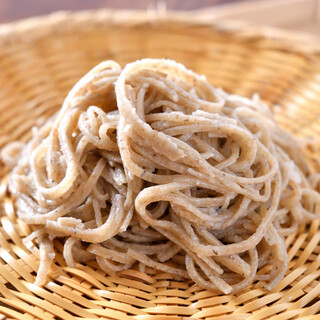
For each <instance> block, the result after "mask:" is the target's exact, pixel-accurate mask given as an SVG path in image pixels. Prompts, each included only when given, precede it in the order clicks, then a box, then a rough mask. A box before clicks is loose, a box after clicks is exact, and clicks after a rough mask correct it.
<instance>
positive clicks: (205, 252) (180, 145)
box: [2, 59, 320, 294]
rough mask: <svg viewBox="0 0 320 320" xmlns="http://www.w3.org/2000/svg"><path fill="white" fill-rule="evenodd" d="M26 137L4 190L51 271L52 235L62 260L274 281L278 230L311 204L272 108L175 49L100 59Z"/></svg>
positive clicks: (280, 246) (209, 278)
mask: <svg viewBox="0 0 320 320" xmlns="http://www.w3.org/2000/svg"><path fill="white" fill-rule="evenodd" d="M33 130H34V131H33V138H32V139H31V140H30V141H29V142H28V143H27V144H21V143H13V144H10V145H9V146H7V147H6V148H5V149H4V150H3V152H2V157H3V160H4V162H5V163H6V164H7V165H9V166H11V167H12V171H11V173H10V176H9V183H8V184H9V190H10V192H11V194H12V196H13V198H14V201H15V207H16V211H17V215H18V216H19V217H20V218H21V219H22V220H23V221H25V222H26V223H27V224H30V225H32V228H33V230H34V232H33V233H32V234H31V235H30V236H29V237H28V238H27V240H28V241H30V240H34V239H37V241H38V244H39V248H40V268H39V271H38V275H37V280H36V284H38V285H41V284H43V283H44V282H45V280H46V274H47V272H48V270H49V268H50V264H51V262H52V260H53V259H54V256H55V253H54V247H53V239H55V238H57V237H58V238H60V239H61V241H63V243H64V249H63V255H64V259H65V261H66V263H67V265H69V266H76V264H75V263H76V261H78V262H86V261H89V260H94V259H95V260H96V262H97V263H98V265H99V266H100V268H101V269H102V270H104V271H105V272H106V273H114V272H118V271H121V270H124V269H128V268H131V267H134V268H138V269H139V270H140V271H142V272H144V271H145V270H146V267H148V268H147V269H150V267H151V268H153V269H156V270H159V271H162V272H166V273H169V274H171V275H173V276H174V277H176V278H177V279H178V280H179V279H191V280H192V281H194V282H195V283H196V284H198V285H199V286H200V287H202V288H206V289H209V290H214V291H217V292H222V293H226V294H227V293H233V292H237V291H239V290H241V289H243V288H245V287H247V286H248V285H249V284H251V283H252V282H253V281H257V280H261V281H263V283H264V285H265V287H266V288H267V289H272V288H274V287H275V286H276V285H277V284H278V283H279V281H280V280H281V279H282V278H283V277H284V274H285V272H286V269H287V259H288V258H287V251H286V246H285V241H284V239H285V237H286V236H287V235H289V234H291V233H293V232H294V231H295V230H296V229H297V226H298V225H299V223H302V222H304V223H305V222H308V221H311V220H312V219H314V218H317V217H319V214H320V196H319V193H318V192H317V191H316V190H315V189H316V187H317V185H318V180H319V179H318V175H312V174H311V172H310V169H309V168H308V165H307V162H306V161H305V160H304V158H303V156H302V153H301V152H300V151H299V150H298V149H297V147H298V143H297V141H296V140H295V138H294V137H293V136H291V135H290V134H289V133H286V132H284V131H283V130H282V129H280V128H279V126H278V125H277V123H276V122H275V121H274V120H273V116H272V113H271V112H270V110H269V108H268V107H267V106H266V105H265V104H264V103H263V102H261V101H260V100H259V98H258V97H257V96H254V97H253V99H252V100H250V99H246V98H243V97H240V96H236V95H229V94H227V93H225V92H224V91H222V90H221V89H216V88H214V87H213V86H211V85H210V84H209V83H208V82H207V81H206V78H205V77H204V76H200V75H198V74H196V73H194V72H192V71H190V70H187V69H186V68H185V67H184V66H183V65H181V64H178V63H176V62H174V61H171V60H157V59H144V60H140V61H136V62H133V63H130V64H128V65H126V66H125V68H124V69H123V70H122V69H121V68H120V66H119V65H118V64H117V63H115V62H113V61H106V62H103V63H101V64H99V65H98V66H97V67H95V68H94V69H93V70H91V71H90V72H89V73H88V74H87V75H85V76H84V77H83V78H82V79H81V80H80V81H79V82H78V83H77V84H76V85H75V86H74V87H73V89H72V90H71V91H70V93H69V94H68V96H67V97H66V99H65V101H64V103H63V106H62V108H61V110H60V111H59V112H58V113H57V114H56V116H55V117H53V118H52V119H50V120H49V121H48V122H47V123H45V125H44V126H42V127H41V128H40V129H35V128H33Z"/></svg>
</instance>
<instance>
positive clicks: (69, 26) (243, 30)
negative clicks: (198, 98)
mask: <svg viewBox="0 0 320 320" xmlns="http://www.w3.org/2000/svg"><path fill="white" fill-rule="evenodd" d="M161 22H162V23H163V22H166V23H168V22H170V23H172V24H177V25H178V24H179V25H180V26H195V27H210V28H213V29H215V30H217V31H218V32H220V33H227V34H229V35H230V34H231V35H233V36H235V37H236V38H238V39H239V40H241V41H264V40H269V42H268V44H267V45H266V46H267V47H270V48H273V49H279V50H289V51H293V52H297V53H301V54H320V41H319V39H318V38H317V37H316V36H314V35H311V34H307V33H304V32H296V31H291V30H284V29H280V28H276V27H268V26H257V25H255V24H253V23H249V22H245V21H240V20H220V19H216V17H215V16H214V15H212V14H207V13H205V12H204V11H203V10H201V9H200V10H194V11H160V10H156V9H152V10H118V9H97V10H83V11H57V12H54V13H51V14H48V15H43V16H37V17H31V18H26V19H22V20H18V21H14V22H9V23H5V24H0V45H5V44H10V43H17V42H21V43H30V42H34V41H38V40H41V39H43V38H45V37H48V36H49V35H52V36H54V35H58V34H62V33H64V34H66V33H68V32H73V31H74V30H75V28H79V27H81V29H82V30H86V29H90V28H92V27H97V26H100V27H101V26H103V27H107V26H110V25H113V26H117V25H128V26H139V25H146V24H148V25H154V26H156V25H157V23H161ZM40 26H41V27H40Z"/></svg>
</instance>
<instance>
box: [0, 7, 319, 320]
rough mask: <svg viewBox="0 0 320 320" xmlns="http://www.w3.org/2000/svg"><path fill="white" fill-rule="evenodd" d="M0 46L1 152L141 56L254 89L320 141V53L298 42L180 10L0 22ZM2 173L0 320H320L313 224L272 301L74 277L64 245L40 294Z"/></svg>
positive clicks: (35, 257)
mask: <svg viewBox="0 0 320 320" xmlns="http://www.w3.org/2000/svg"><path fill="white" fill-rule="evenodd" d="M0 47H1V50H0V68H1V72H0V112H1V113H0V114H1V116H0V147H3V146H4V145H5V144H6V143H8V142H10V141H12V140H17V139H20V140H23V141H26V140H28V139H29V138H30V134H31V133H30V128H31V127H32V126H35V125H36V126H39V125H41V124H42V123H43V122H44V121H45V120H46V119H47V118H48V117H49V116H50V115H52V114H53V113H54V112H55V111H56V110H58V108H59V107H60V106H61V103H62V101H63V99H64V97H65V96H66V94H67V92H68V91H69V90H70V88H71V87H72V85H73V84H75V83H76V81H77V80H78V79H79V78H80V77H81V76H82V75H84V74H85V73H86V72H87V71H88V70H89V69H90V68H92V67H93V66H94V65H96V64H97V63H99V62H100V61H102V60H105V59H114V60H116V61H118V62H119V63H120V64H121V65H124V64H126V63H127V62H131V61H134V60H136V59H139V58H143V57H154V58H162V57H167V58H171V59H175V60H177V61H179V62H182V63H183V64H185V65H186V66H187V67H188V68H191V69H193V70H195V71H197V72H199V73H203V74H206V75H207V77H208V79H209V81H210V82H211V83H212V84H214V85H216V86H221V87H223V88H224V89H225V90H227V91H229V92H232V93H237V94H240V95H244V96H251V95H252V94H253V93H255V92H257V93H259V94H260V96H261V97H262V98H263V99H265V100H266V101H267V102H269V103H270V104H273V105H276V106H275V107H274V111H275V113H276V117H277V119H278V121H279V122H280V124H281V125H282V126H283V127H285V128H286V129H287V130H290V131H291V132H294V133H295V134H297V135H300V136H313V137H316V138H319V137H320V124H319V119H320V118H319V117H320V105H319V100H320V46H319V45H318V44H316V43H315V42H314V41H312V39H307V37H303V36H301V35H297V34H292V33H284V32H281V31H277V30H272V29H265V28H264V29H257V28H253V27H250V26H244V25H240V24H234V23H230V22H229V23H226V22H219V23H213V22H212V21H210V19H208V18H207V19H201V17H199V16H194V15H192V14H186V13H174V14H173V13H167V14H166V15H163V14H161V12H160V13H159V12H158V13H157V14H155V13H152V12H149V13H145V12H132V11H131V12H126V11H108V10H100V11H90V12H89V11H88V12H82V13H59V14H54V15H51V16H48V17H42V18H36V19H31V20H25V21H22V22H18V23H14V24H10V25H4V26H2V27H1V28H0ZM313 156H314V161H317V159H318V158H317V157H316V154H314V155H313ZM6 174H7V169H6V168H5V167H4V166H3V165H2V164H1V166H0V176H1V179H2V183H1V185H0V205H1V208H0V209H1V215H0V220H1V224H0V319H25V320H31V319H43V320H50V319H52V320H53V319H56V320H57V319H63V320H71V319H119V320H120V319H121V320H122V319H123V320H125V319H136V320H182V319H207V320H209V319H215V320H222V319H223V320H238V319H239V320H241V319H250V320H258V319H274V320H276V319H278V320H287V319H320V255H319V253H320V229H319V221H318V220H317V221H314V222H313V223H312V224H310V225H307V226H301V227H300V228H299V230H298V232H296V233H295V234H293V235H291V236H289V237H288V238H287V240H286V245H287V249H288V252H289V260H290V262H289V268H288V271H287V274H286V276H285V278H284V279H283V280H282V281H281V282H280V283H279V285H278V286H277V287H276V288H275V289H274V290H272V291H271V292H268V291H265V290H264V289H262V288H261V286H260V285H259V283H255V284H253V285H252V286H251V287H249V288H247V289H246V290H244V291H242V292H240V293H237V294H229V295H217V294H214V293H212V292H210V291H207V290H203V289H201V288H199V287H198V286H196V285H194V284H192V283H190V282H179V281H175V280H174V279H173V278H172V277H171V276H170V275H168V274H164V273H154V274H153V275H151V276H150V275H147V274H143V273H140V272H138V271H136V270H127V271H124V272H121V273H119V274H117V275H113V276H111V275H106V274H104V273H103V272H102V271H101V270H99V269H98V267H97V266H96V265H95V264H93V263H88V264H78V265H77V268H70V267H67V266H66V265H65V263H64V261H63V258H62V255H61V244H59V242H56V244H55V246H56V250H57V251H58V252H60V253H58V254H57V255H56V258H55V262H54V265H53V266H52V270H51V272H50V273H49V276H48V282H47V284H46V285H45V286H44V287H42V288H40V287H37V286H35V285H34V284H33V282H34V280H35V275H36V271H37V269H38V266H39V252H38V249H37V247H26V246H25V245H24V244H23V242H22V240H23V238H24V237H25V236H26V235H28V234H29V232H30V229H29V227H28V226H27V225H26V224H25V223H24V222H23V221H21V220H20V219H18V218H17V217H16V215H15V209H14V206H13V203H12V200H11V198H10V195H9V194H8V193H7V190H6V187H5V181H6Z"/></svg>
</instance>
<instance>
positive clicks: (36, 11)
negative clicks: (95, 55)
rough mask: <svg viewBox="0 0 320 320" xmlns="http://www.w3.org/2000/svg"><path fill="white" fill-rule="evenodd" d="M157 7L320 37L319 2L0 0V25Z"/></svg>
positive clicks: (302, 0) (315, 0)
mask: <svg viewBox="0 0 320 320" xmlns="http://www.w3.org/2000/svg"><path fill="white" fill-rule="evenodd" d="M157 7H159V8H161V10H183V11H190V10H198V11H200V13H201V14H205V15H210V17H211V16H212V19H216V20H221V19H232V20H242V21H247V22H251V23H254V24H257V25H268V26H275V27H280V28H283V29H289V30H295V31H301V32H307V33H309V34H313V35H316V36H318V37H320V23H319V20H320V0H157V1H156V0H90V1H89V0H0V23H5V22H11V21H15V20H18V19H23V18H28V17H32V16H38V15H44V14H48V13H52V12H55V11H60V10H86V9H99V8H112V9H140V10H152V9H155V8H157Z"/></svg>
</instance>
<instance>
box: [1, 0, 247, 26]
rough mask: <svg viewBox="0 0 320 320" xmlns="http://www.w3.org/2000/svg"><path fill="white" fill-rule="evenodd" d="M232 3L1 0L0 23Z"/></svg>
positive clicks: (228, 0)
mask: <svg viewBox="0 0 320 320" xmlns="http://www.w3.org/2000/svg"><path fill="white" fill-rule="evenodd" d="M233 2H241V0H166V1H156V0H134V1H133V0H90V1H85V0H32V1H26V0H23V1H22V0H1V1H0V23H3V22H9V21H14V20H17V19H22V18H27V17H31V16H37V15H43V14H48V13H51V12H54V11H57V10H85V9H98V8H115V9H125V8H131V9H148V8H152V7H155V6H156V5H157V3H164V4H165V5H166V8H168V9H173V10H195V9H201V8H207V7H211V6H215V5H221V4H227V3H233Z"/></svg>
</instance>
